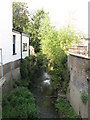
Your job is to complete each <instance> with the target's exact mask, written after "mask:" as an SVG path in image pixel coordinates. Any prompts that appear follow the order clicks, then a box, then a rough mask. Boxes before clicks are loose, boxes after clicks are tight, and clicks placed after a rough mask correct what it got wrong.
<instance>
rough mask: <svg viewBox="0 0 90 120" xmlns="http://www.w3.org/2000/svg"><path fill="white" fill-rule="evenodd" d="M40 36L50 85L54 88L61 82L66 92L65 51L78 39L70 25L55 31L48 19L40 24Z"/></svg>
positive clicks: (67, 78) (67, 74)
mask: <svg viewBox="0 0 90 120" xmlns="http://www.w3.org/2000/svg"><path fill="white" fill-rule="evenodd" d="M40 36H41V42H40V44H41V50H42V53H43V54H45V55H46V56H47V59H48V60H49V62H50V65H51V75H52V77H53V84H52V85H53V87H54V88H56V87H57V83H58V82H61V83H60V84H61V85H62V88H63V90H64V91H66V87H67V85H68V82H69V72H68V69H67V54H66V53H67V52H66V51H67V48H68V47H69V46H71V45H72V43H75V42H77V40H78V37H77V35H76V34H75V32H74V31H72V29H71V27H70V25H68V26H67V27H63V28H62V29H60V30H56V29H55V28H54V27H52V26H51V25H50V20H49V17H47V18H45V19H44V20H43V21H42V22H41V29H40Z"/></svg>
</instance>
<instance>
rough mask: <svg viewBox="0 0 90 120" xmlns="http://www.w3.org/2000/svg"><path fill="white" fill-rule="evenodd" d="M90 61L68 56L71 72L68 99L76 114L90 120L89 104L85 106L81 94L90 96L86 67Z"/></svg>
mask: <svg viewBox="0 0 90 120" xmlns="http://www.w3.org/2000/svg"><path fill="white" fill-rule="evenodd" d="M88 61H89V60H88V59H86V58H82V57H77V56H74V55H71V54H69V55H68V67H69V70H70V85H69V88H70V91H69V93H68V94H67V97H68V99H69V101H70V103H71V105H72V107H73V108H74V110H75V112H76V113H77V114H78V115H80V116H81V117H82V118H88V102H87V104H83V103H82V100H81V93H82V92H83V91H85V92H86V94H88V81H87V77H88V74H87V72H86V67H87V65H88Z"/></svg>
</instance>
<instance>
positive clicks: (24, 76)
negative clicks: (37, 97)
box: [20, 59, 28, 79]
mask: <svg viewBox="0 0 90 120" xmlns="http://www.w3.org/2000/svg"><path fill="white" fill-rule="evenodd" d="M26 62H27V61H26V60H25V59H23V60H22V63H21V64H20V73H21V78H22V79H28V69H27V64H26Z"/></svg>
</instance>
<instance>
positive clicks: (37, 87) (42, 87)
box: [30, 72, 58, 118]
mask: <svg viewBox="0 0 90 120" xmlns="http://www.w3.org/2000/svg"><path fill="white" fill-rule="evenodd" d="M30 91H31V92H32V94H33V95H34V97H35V98H36V104H37V106H38V107H39V109H40V118H58V114H57V112H56V111H55V108H54V105H53V104H52V102H53V101H54V99H55V98H52V90H51V89H50V76H49V75H48V74H47V73H45V72H42V74H41V75H39V76H36V77H35V78H34V80H33V85H32V87H31V88H30ZM54 96H55V95H54Z"/></svg>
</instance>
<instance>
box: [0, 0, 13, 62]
mask: <svg viewBox="0 0 90 120" xmlns="http://www.w3.org/2000/svg"><path fill="white" fill-rule="evenodd" d="M11 44H12V1H11V0H2V1H1V2H0V48H2V51H3V63H4V64H5V63H8V62H9V61H10V60H11V50H12V46H11Z"/></svg>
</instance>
